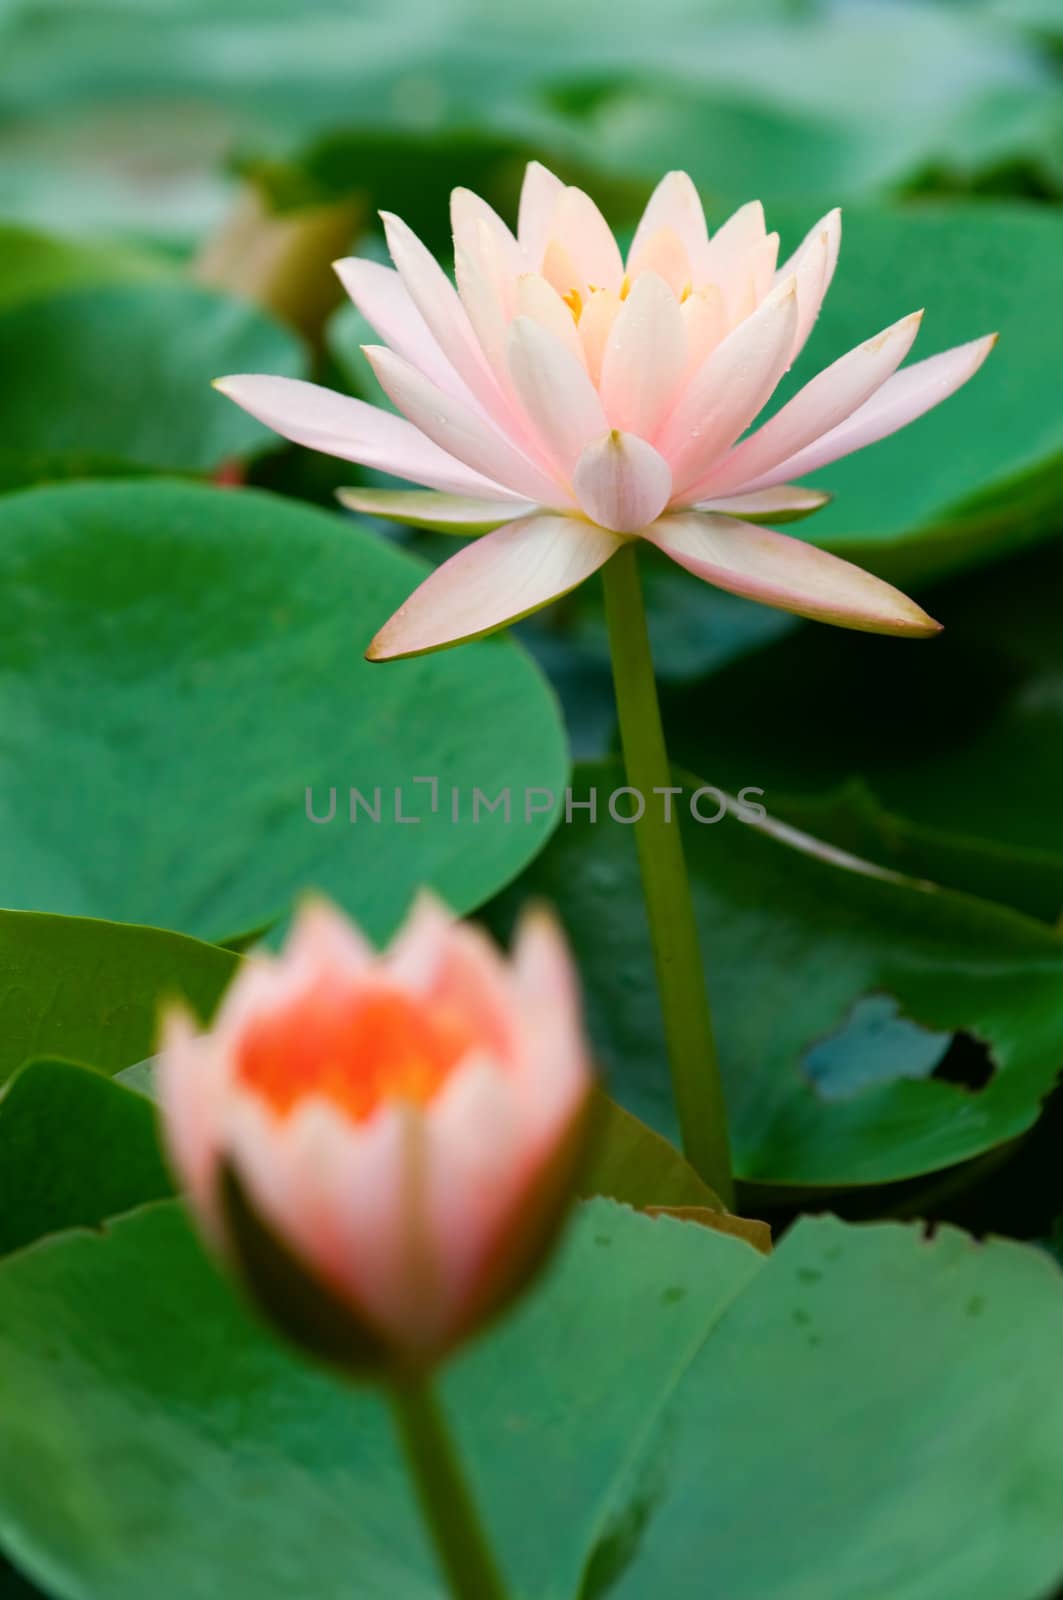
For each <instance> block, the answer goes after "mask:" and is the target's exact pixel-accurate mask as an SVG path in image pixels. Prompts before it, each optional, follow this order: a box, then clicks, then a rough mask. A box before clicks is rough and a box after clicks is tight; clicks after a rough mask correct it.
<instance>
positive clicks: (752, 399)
mask: <svg viewBox="0 0 1063 1600" xmlns="http://www.w3.org/2000/svg"><path fill="white" fill-rule="evenodd" d="M796 326H797V295H796V289H795V285H794V281H793V279H792V278H791V279H790V280H789V282H788V283H787V284H783V285H782V286H781V287H780V288H778V289H775V290H773V291H772V293H771V294H770V295H769V296H768V298H767V299H766V300H765V301H764V304H763V305H762V306H760V307H759V309H758V310H756V311H755V312H754V313H753V315H752V316H751V317H747V318H746V320H745V321H744V322H741V323H739V325H738V327H737V328H735V329H734V331H733V332H732V333H730V334H728V336H727V338H726V339H724V340H723V341H722V342H721V343H720V344H719V345H718V346H717V347H716V349H715V350H714V351H713V352H712V354H711V355H710V356H709V357H708V358H707V360H706V361H704V362H703V363H702V365H701V367H700V368H699V369H698V371H697V372H696V373H695V374H694V376H693V377H692V378H691V380H690V382H689V384H688V385H687V388H686V389H685V390H684V392H683V395H682V397H681V398H680V400H679V403H678V404H677V405H676V407H675V410H674V411H673V412H672V414H671V416H670V417H669V418H668V421H667V422H666V423H665V424H664V427H663V428H662V429H661V432H660V434H659V435H658V438H657V440H656V444H657V448H658V449H659V450H660V452H661V454H662V455H663V456H664V457H665V458H666V459H667V460H668V461H669V462H670V463H671V467H672V476H673V479H674V492H675V494H676V495H677V496H678V495H686V493H687V491H688V490H690V489H692V488H693V486H694V485H696V484H698V483H699V482H700V480H701V479H702V478H703V477H704V476H705V474H706V473H707V472H708V470H709V468H710V467H712V466H714V465H715V464H716V462H718V461H719V460H720V458H721V457H722V456H723V455H724V453H725V452H726V451H727V449H728V448H729V447H730V445H731V444H733V442H734V440H735V439H736V438H737V437H738V435H739V434H740V433H742V432H743V431H744V429H746V428H747V427H748V426H749V424H750V423H751V422H752V420H753V418H754V417H755V416H756V415H757V412H758V411H760V409H761V407H762V406H763V405H765V404H766V402H767V401H768V399H769V398H770V397H771V395H772V393H773V391H774V389H775V387H776V385H777V384H778V382H779V379H780V378H781V377H782V375H783V373H784V372H785V371H786V366H787V363H788V361H789V358H790V350H791V348H792V346H793V338H794V329H795V327H796Z"/></svg>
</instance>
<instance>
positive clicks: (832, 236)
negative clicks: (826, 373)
mask: <svg viewBox="0 0 1063 1600" xmlns="http://www.w3.org/2000/svg"><path fill="white" fill-rule="evenodd" d="M841 237H842V214H841V212H840V211H839V210H838V209H837V208H835V209H834V210H833V211H828V213H827V215H826V216H825V217H822V218H821V219H820V221H819V222H817V223H816V225H815V227H814V228H811V229H810V230H809V232H808V233H807V234H806V235H805V237H804V239H803V240H802V241H801V243H800V244H799V245H798V247H797V249H796V250H795V251H794V253H793V255H792V256H791V257H790V259H789V260H788V261H786V262H784V264H783V265H782V266H781V267H780V268H779V271H778V273H777V274H776V277H777V278H778V280H779V282H780V283H781V282H782V281H783V280H784V279H785V278H788V277H790V276H791V275H792V276H793V277H795V278H796V279H797V334H796V337H795V339H794V348H793V353H792V355H791V358H790V359H791V361H792V362H793V361H796V360H797V358H798V356H799V355H800V354H801V351H802V350H803V349H804V347H805V343H806V341H807V339H808V336H809V334H810V333H811V332H812V329H813V327H814V326H815V322H816V318H817V317H818V316H819V310H820V306H821V305H822V304H823V300H824V297H825V295H826V293H827V290H828V289H829V288H830V285H831V279H832V278H833V277H834V268H835V267H836V265H837V263H838V250H839V247H840V245H841Z"/></svg>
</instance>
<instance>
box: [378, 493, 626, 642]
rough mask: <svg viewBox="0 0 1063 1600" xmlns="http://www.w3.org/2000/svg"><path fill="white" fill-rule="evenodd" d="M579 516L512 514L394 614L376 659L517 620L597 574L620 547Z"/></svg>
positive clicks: (446, 564)
mask: <svg viewBox="0 0 1063 1600" xmlns="http://www.w3.org/2000/svg"><path fill="white" fill-rule="evenodd" d="M619 545H620V540H619V539H618V538H617V536H616V535H615V534H612V533H607V532H606V531H605V530H604V529H603V528H596V527H594V526H593V525H592V524H591V523H589V522H584V521H583V520H582V519H581V518H579V517H559V516H550V515H547V514H543V515H540V516H534V517H528V518H527V519H526V520H525V521H522V522H510V523H507V524H506V526H505V527H503V528H496V529H495V531H494V533H488V534H485V535H484V537H483V538H482V539H478V540H477V541H476V543H475V544H470V545H466V546H465V548H464V549H463V550H459V551H458V553H457V554H456V555H453V556H451V558H450V560H449V561H445V562H444V563H443V565H442V566H441V567H437V568H436V570H435V572H433V573H432V574H431V575H430V576H429V577H427V578H426V579H425V581H424V582H423V583H422V584H421V587H420V588H419V589H415V590H414V592H413V594H412V595H411V596H410V598H409V599H408V600H407V601H406V602H405V604H404V605H401V606H400V607H399V609H398V611H396V613H395V615H394V616H393V617H392V618H391V619H390V621H388V622H386V623H385V624H384V626H383V628H381V630H380V632H379V633H378V634H377V636H376V638H375V639H374V640H373V643H372V644H371V645H370V647H369V649H368V651H367V652H366V654H367V655H368V656H369V659H370V660H371V661H384V660H390V659H391V658H393V657H395V656H411V655H421V654H423V653H424V652H425V651H426V650H438V649H441V648H442V647H443V646H444V645H451V644H458V643H460V642H461V640H463V639H475V638H479V637H480V635H481V634H485V633H493V632H494V631H495V629H496V628H504V627H505V626H506V625H507V623H510V622H516V621H517V620H518V619H519V618H520V617H525V616H527V615H528V614H529V612H532V611H538V609H539V608H540V606H545V605H548V604H549V602H550V601H551V600H556V599H557V598H558V596H559V595H563V594H567V593H568V592H569V590H570V589H574V588H575V587H576V585H577V584H578V583H582V582H583V579H584V578H589V577H590V575H591V573H592V572H596V571H597V569H598V568H599V567H600V566H602V564H603V563H604V562H606V561H608V559H609V557H610V556H611V555H612V554H613V552H614V551H615V550H616V549H618V548H619Z"/></svg>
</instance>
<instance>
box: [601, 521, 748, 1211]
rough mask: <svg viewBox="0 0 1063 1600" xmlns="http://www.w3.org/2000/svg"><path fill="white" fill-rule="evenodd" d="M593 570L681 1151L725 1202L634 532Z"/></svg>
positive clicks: (724, 1148) (715, 1061) (711, 1057)
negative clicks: (633, 796)
mask: <svg viewBox="0 0 1063 1600" xmlns="http://www.w3.org/2000/svg"><path fill="white" fill-rule="evenodd" d="M602 578H603V581H604V585H605V614H606V619H607V621H608V624H609V645H610V649H611V652H612V658H613V684H614V686H615V690H616V708H617V714H618V716H619V719H620V737H621V741H622V743H623V747H624V765H625V767H626V769H627V781H628V783H629V785H630V786H631V788H632V789H634V790H636V791H637V792H638V794H639V795H641V796H642V798H643V800H644V802H645V804H644V809H643V812H642V815H641V817H640V818H639V820H638V821H637V822H636V823H635V824H634V827H635V838H636V841H637V844H638V852H639V867H640V869H641V872H642V892H643V896H644V898H645V902H646V916H647V919H648V921H649V925H650V937H651V939H652V941H653V954H654V961H655V964H656V968H657V988H658V992H659V994H660V998H661V1011H662V1014H663V1017H664V1034H665V1041H666V1044H667V1047H668V1059H669V1064H670V1066H671V1071H672V1090H673V1093H674V1095H675V1103H676V1110H677V1112H678V1116H679V1127H680V1132H681V1134H682V1138H683V1149H684V1151H685V1152H686V1155H687V1158H688V1160H689V1161H690V1162H691V1164H692V1165H693V1166H694V1167H695V1168H696V1169H697V1171H698V1172H699V1173H700V1174H701V1176H702V1177H703V1178H704V1179H705V1182H706V1183H708V1184H710V1185H711V1187H712V1188H713V1189H715V1191H716V1193H717V1194H718V1195H719V1197H720V1199H721V1200H722V1201H723V1203H724V1205H725V1206H727V1207H728V1208H729V1209H730V1208H733V1206H734V1178H733V1176H732V1172H731V1152H730V1147H729V1145H728V1139H727V1111H726V1106H725V1104H724V1096H723V1083H722V1081H721V1078H720V1064H719V1058H718V1057H717V1054H716V1042H715V1038H714V1036H713V1031H712V1013H711V1011H710V1009H709V996H708V990H707V988H706V984H705V969H704V966H703V964H702V960H701V951H700V948H699V943H698V929H697V923H696V922H695V919H694V902H693V900H692V898H691V893H690V879H689V877H688V875H687V869H686V861H685V860H684V857H683V839H682V834H681V831H680V826H679V821H678V817H677V813H676V812H675V810H673V811H672V812H671V820H670V821H666V820H665V818H666V812H665V805H664V800H663V798H661V799H655V797H654V790H662V789H666V788H668V787H669V786H670V785H671V782H672V776H671V769H670V767H669V764H668V751H667V750H666V748H665V743H664V731H663V729H662V727H661V712H660V707H659V705H658V703H657V685H656V682H655V680H654V673H653V656H652V653H651V651H650V638H649V634H648V632H647V629H646V611H645V607H644V605H643V601H642V584H641V581H640V579H639V569H638V546H637V544H636V542H635V541H634V540H631V541H629V542H628V543H627V544H626V545H625V546H624V547H623V548H622V549H621V550H618V551H617V553H616V555H615V556H613V557H612V558H611V560H609V561H608V562H607V563H606V565H605V567H604V568H603V569H602Z"/></svg>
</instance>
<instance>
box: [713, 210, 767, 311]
mask: <svg viewBox="0 0 1063 1600" xmlns="http://www.w3.org/2000/svg"><path fill="white" fill-rule="evenodd" d="M766 237H767V229H766V227H765V225H764V207H763V206H762V205H761V203H760V201H759V200H750V201H749V203H748V204H747V205H744V206H741V207H739V209H738V210H737V211H736V212H734V214H733V215H732V216H730V217H728V219H727V221H726V222H725V223H724V224H723V226H722V227H721V228H719V229H718V230H717V232H716V233H714V234H713V235H712V237H711V238H710V239H709V243H708V245H707V247H706V250H705V254H704V256H703V258H702V267H701V270H702V283H715V284H716V285H717V286H718V287H719V288H720V289H721V290H722V291H723V295H724V299H725V300H729V299H730V298H731V296H732V294H733V293H734V292H735V291H736V289H737V287H738V286H739V285H741V284H744V283H745V282H746V281H747V279H748V277H749V272H750V267H751V263H752V260H753V257H754V254H755V252H756V250H757V247H758V246H759V245H763V242H764V240H765V238H766Z"/></svg>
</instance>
